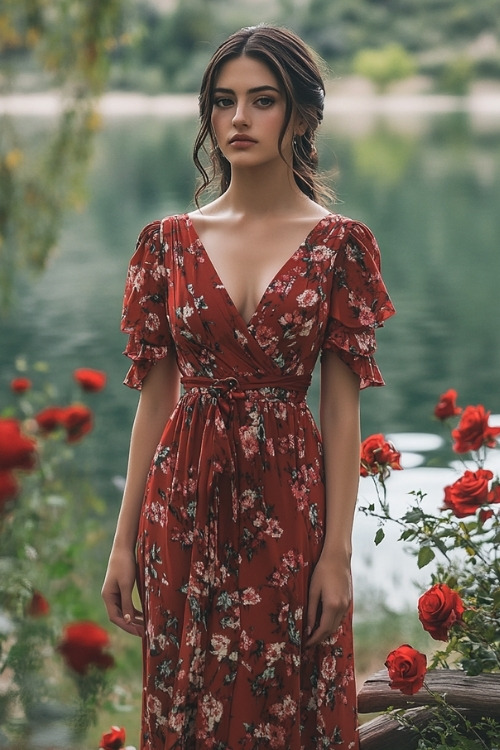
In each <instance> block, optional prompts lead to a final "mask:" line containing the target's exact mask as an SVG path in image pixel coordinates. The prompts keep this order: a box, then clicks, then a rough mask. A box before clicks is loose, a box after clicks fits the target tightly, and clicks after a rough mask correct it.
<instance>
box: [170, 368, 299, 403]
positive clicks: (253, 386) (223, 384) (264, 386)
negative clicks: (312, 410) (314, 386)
mask: <svg viewBox="0 0 500 750" xmlns="http://www.w3.org/2000/svg"><path fill="white" fill-rule="evenodd" d="M181 383H182V385H183V386H184V388H185V389H186V390H187V391H190V390H193V389H199V390H200V391H206V392H207V393H208V394H209V395H210V396H212V397H213V398H215V399H220V400H221V401H222V402H224V401H227V400H229V401H231V400H233V399H243V398H247V397H248V395H247V392H248V391H257V392H258V391H268V390H273V391H277V394H276V395H277V396H278V398H280V397H281V398H283V400H284V399H285V398H286V400H287V401H288V400H290V401H297V402H300V401H303V400H304V398H305V396H306V393H307V389H308V388H309V385H310V383H311V378H310V377H308V376H305V377H304V376H297V375H288V376H284V377H280V378H272V379H271V378H247V377H246V378H245V379H242V378H241V379H238V378H235V377H233V376H229V377H227V378H205V377H189V376H183V377H182V378H181ZM280 392H281V393H280ZM269 395H270V394H269V393H267V392H265V393H261V394H260V397H261V398H266V397H267V398H269ZM228 406H229V404H228Z"/></svg>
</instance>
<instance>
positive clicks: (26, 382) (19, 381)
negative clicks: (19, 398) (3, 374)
mask: <svg viewBox="0 0 500 750" xmlns="http://www.w3.org/2000/svg"><path fill="white" fill-rule="evenodd" d="M31 385H32V383H31V380H30V379H29V378H14V380H11V382H10V388H11V390H12V391H14V393H26V391H29V389H30V388H31Z"/></svg>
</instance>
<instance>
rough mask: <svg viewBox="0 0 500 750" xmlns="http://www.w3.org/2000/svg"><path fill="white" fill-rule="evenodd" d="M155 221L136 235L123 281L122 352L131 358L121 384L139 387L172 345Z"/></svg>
mask: <svg viewBox="0 0 500 750" xmlns="http://www.w3.org/2000/svg"><path fill="white" fill-rule="evenodd" d="M160 231H161V225H160V222H159V221H155V222H152V223H151V224H148V225H147V226H146V227H145V228H144V229H143V230H142V232H141V234H140V235H139V238H138V240H137V245H136V248H135V252H134V255H133V256H132V258H131V260H130V263H129V267H128V273H127V279H126V282H125V292H124V295H123V311H122V318H121V330H122V331H123V332H124V333H126V334H128V337H129V338H128V342H127V346H126V348H125V351H124V352H123V353H124V354H125V355H126V356H127V357H130V359H131V360H132V366H131V367H130V369H129V371H128V373H127V376H126V378H125V380H124V383H125V385H127V386H129V387H130V388H137V389H138V390H140V389H141V388H142V384H143V382H144V379H145V377H146V375H147V374H148V373H149V371H150V370H151V368H152V367H153V365H154V364H155V363H156V362H157V361H158V360H160V359H162V358H163V357H165V356H166V355H167V352H168V351H169V349H170V348H171V347H173V345H174V344H173V340H172V336H171V333H170V326H169V321H168V315H167V282H168V278H167V271H166V267H165V262H164V252H165V250H164V244H163V242H162V238H161V237H160Z"/></svg>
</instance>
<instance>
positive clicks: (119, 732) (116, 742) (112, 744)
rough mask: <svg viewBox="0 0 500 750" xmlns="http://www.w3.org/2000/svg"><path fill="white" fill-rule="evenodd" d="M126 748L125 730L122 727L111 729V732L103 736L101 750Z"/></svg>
mask: <svg viewBox="0 0 500 750" xmlns="http://www.w3.org/2000/svg"><path fill="white" fill-rule="evenodd" d="M124 746H125V730H124V729H123V728H120V727H111V731H109V732H107V733H106V734H103V735H102V737H101V742H100V745H99V750H120V748H122V747H124Z"/></svg>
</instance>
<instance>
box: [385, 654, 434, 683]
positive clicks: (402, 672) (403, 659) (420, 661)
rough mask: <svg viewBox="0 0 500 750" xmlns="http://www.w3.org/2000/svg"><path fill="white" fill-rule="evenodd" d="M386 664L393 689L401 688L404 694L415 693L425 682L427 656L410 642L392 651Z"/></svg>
mask: <svg viewBox="0 0 500 750" xmlns="http://www.w3.org/2000/svg"><path fill="white" fill-rule="evenodd" d="M385 666H386V667H387V670H388V672H389V679H390V683H389V687H390V688H392V690H401V692H402V693H404V695H414V694H415V693H418V691H419V690H420V688H421V687H422V685H423V684H424V678H425V673H426V671H427V658H426V656H425V654H421V653H420V651H417V650H416V649H414V648H412V647H411V646H409V645H408V644H404V645H403V646H400V647H399V648H397V649H396V650H395V651H391V653H390V654H389V656H388V657H387V660H386V662H385Z"/></svg>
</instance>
